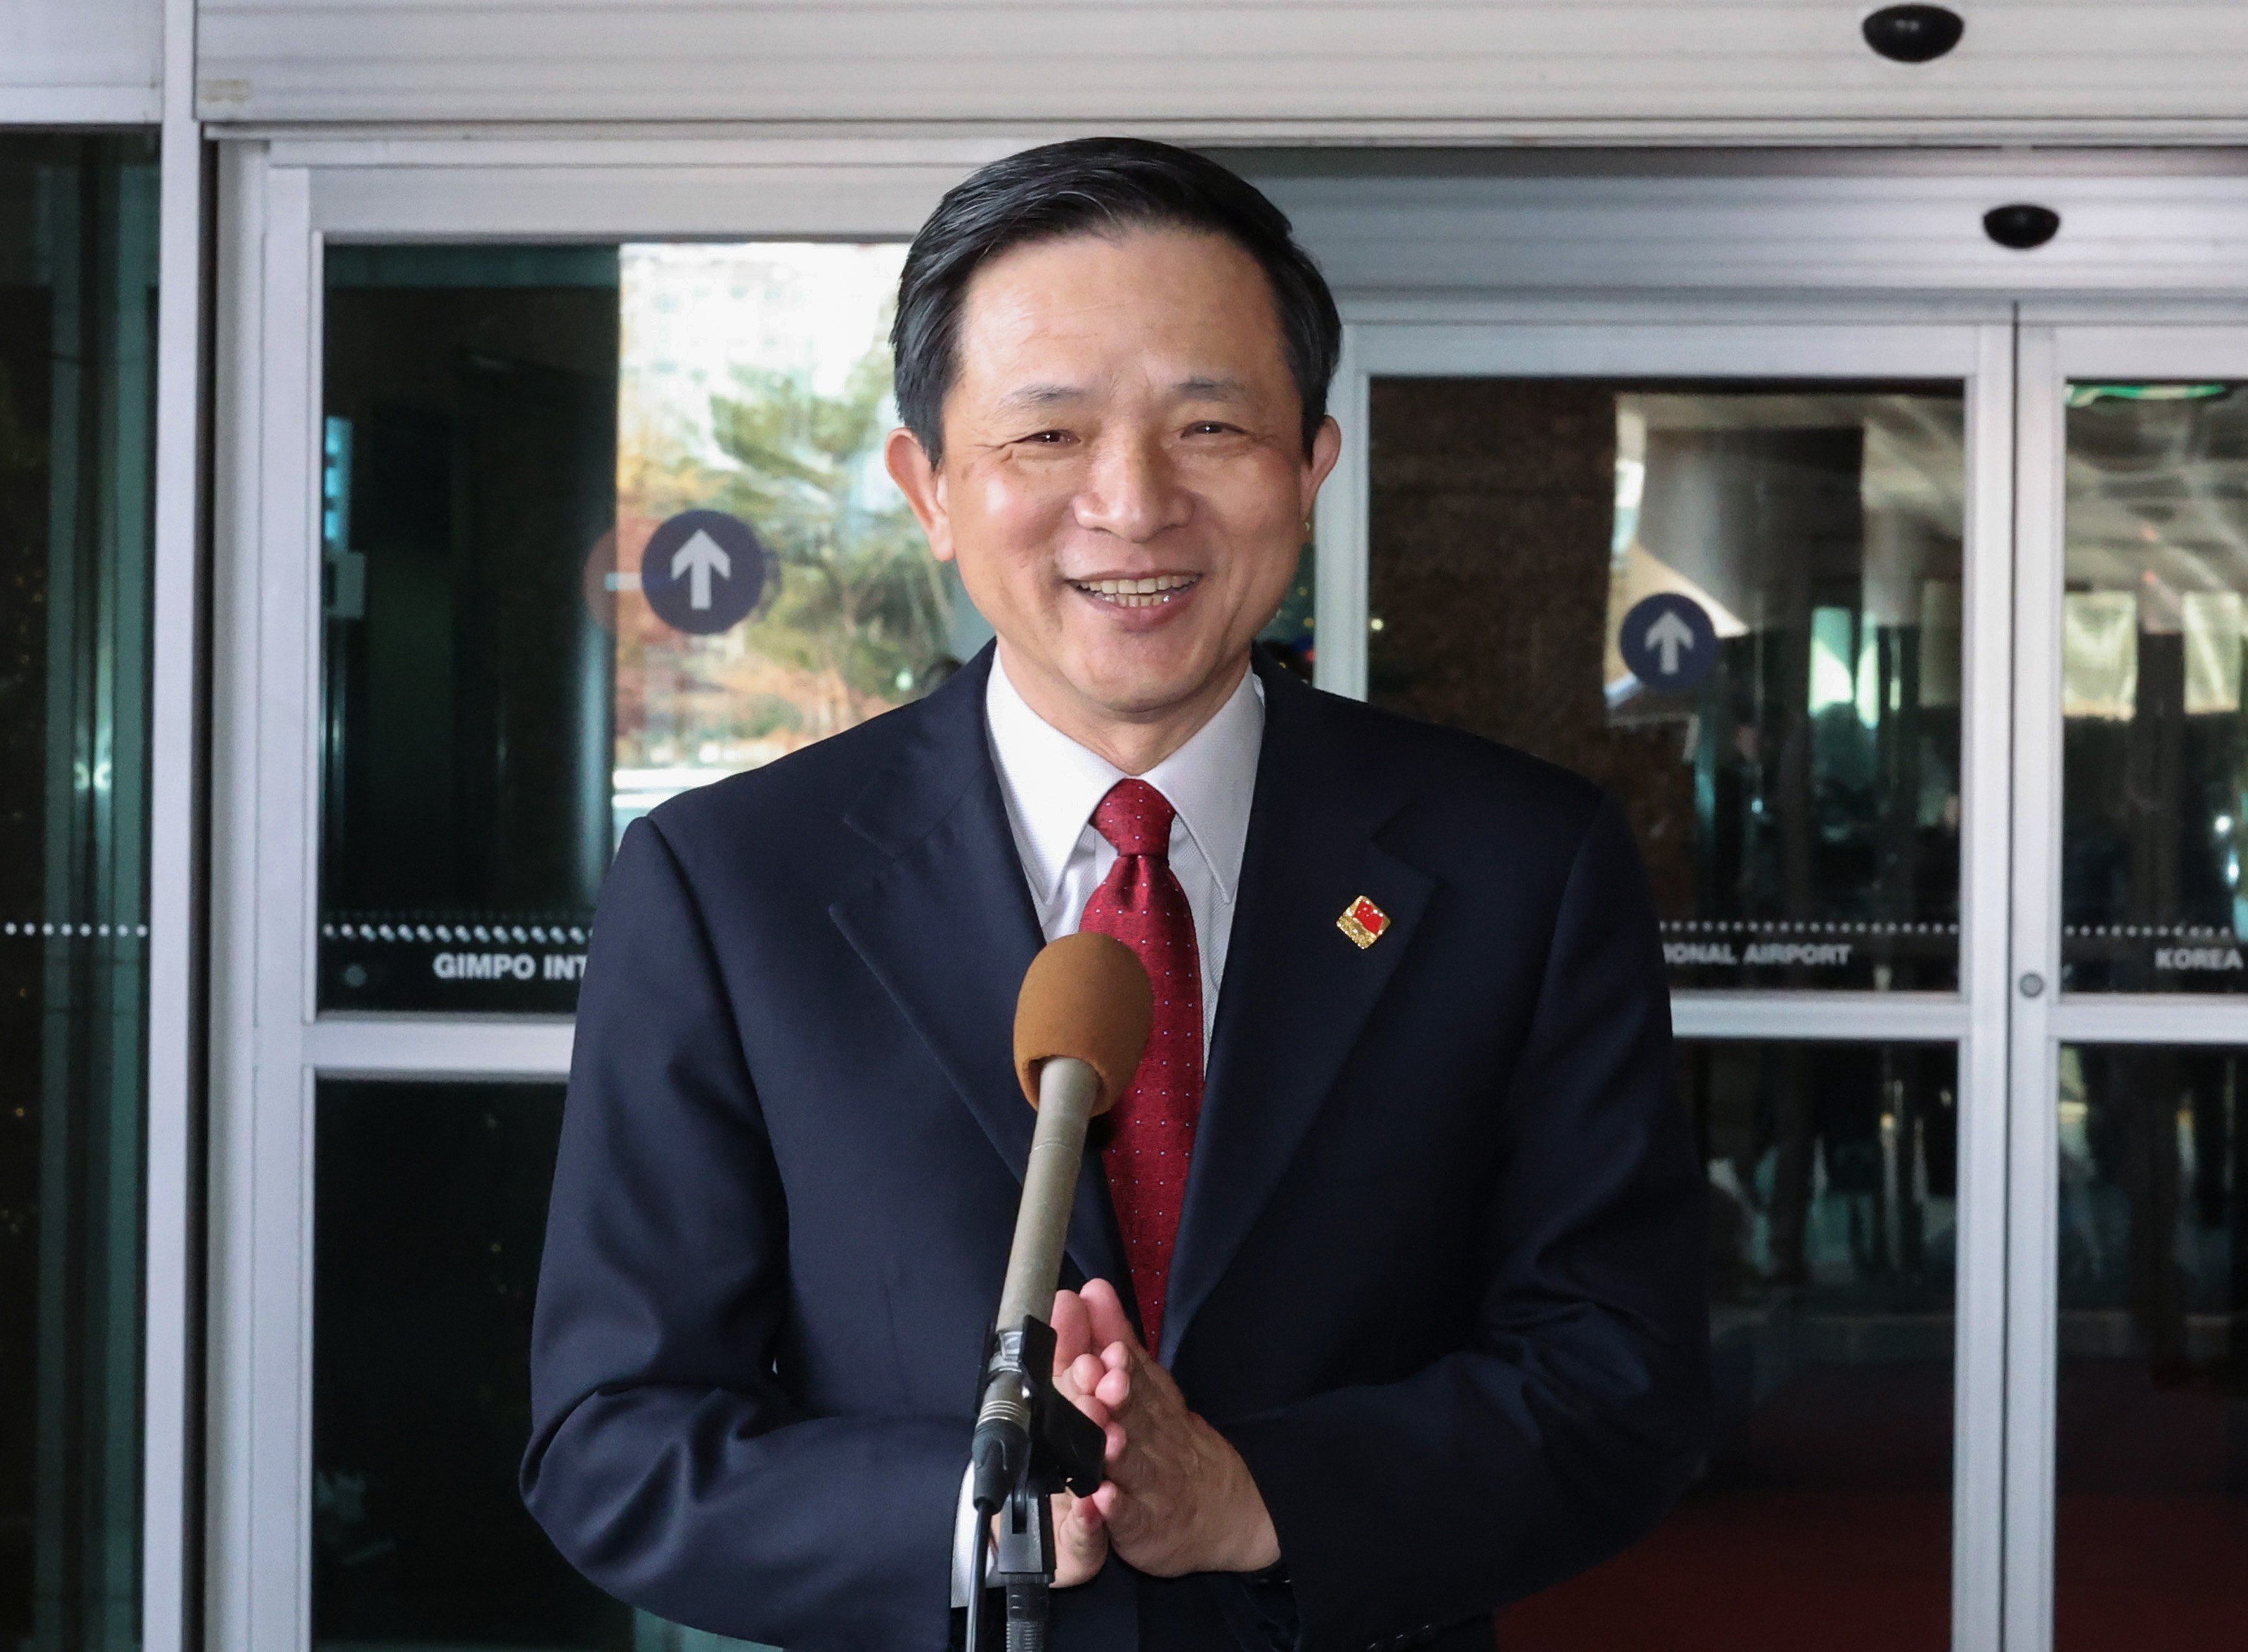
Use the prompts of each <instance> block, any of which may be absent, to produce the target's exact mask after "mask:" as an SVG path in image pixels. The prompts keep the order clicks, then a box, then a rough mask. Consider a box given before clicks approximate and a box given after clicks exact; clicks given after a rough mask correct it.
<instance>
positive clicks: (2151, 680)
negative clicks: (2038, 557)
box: [2060, 384, 2248, 992]
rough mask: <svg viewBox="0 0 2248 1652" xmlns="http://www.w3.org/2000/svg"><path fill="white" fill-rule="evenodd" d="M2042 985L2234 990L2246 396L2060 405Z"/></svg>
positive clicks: (2245, 785) (2197, 390)
mask: <svg viewBox="0 0 2248 1652" xmlns="http://www.w3.org/2000/svg"><path fill="white" fill-rule="evenodd" d="M2067 511H2068V516H2067V521H2068V550H2067V592H2066V595H2065V596H2063V598H2062V599H2061V714H2062V718H2063V721H2062V723H2061V728H2062V735H2061V758H2062V769H2061V772H2062V786H2063V799H2064V801H2063V815H2062V826H2061V847H2062V862H2061V865H2062V872H2061V947H2060V955H2061V983H2062V984H2063V985H2064V986H2066V987H2068V988H2072V989H2073V990H2075V991H2127V992H2239V991H2248V955H2244V952H2243V949H2242V937H2243V936H2248V891H2244V890H2243V889H2242V888H2241V882H2240V853H2241V846H2242V844H2243V842H2244V840H2248V828H2244V827H2243V825H2242V821H2243V819H2244V818H2248V718H2244V716H2243V713H2242V709H2241V682H2242V633H2243V631H2244V629H2248V607H2244V600H2248V596H2245V594H2244V593H2248V387H2242V386H2238V385H2224V384H2080V385H2072V386H2071V387H2069V392H2068V506H2067Z"/></svg>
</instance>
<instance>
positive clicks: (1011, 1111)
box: [828, 648, 1125, 1279]
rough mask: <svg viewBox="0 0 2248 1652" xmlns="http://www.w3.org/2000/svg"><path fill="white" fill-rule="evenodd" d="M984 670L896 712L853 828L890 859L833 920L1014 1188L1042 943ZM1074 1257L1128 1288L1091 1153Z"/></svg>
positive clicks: (1026, 1136)
mask: <svg viewBox="0 0 2248 1652" xmlns="http://www.w3.org/2000/svg"><path fill="white" fill-rule="evenodd" d="M990 668H991V651H990V649H989V648H986V649H985V650H984V651H983V654H981V655H977V658H976V660H975V661H973V662H972V663H971V664H970V665H969V666H967V667H966V668H963V669H962V670H961V671H960V672H959V673H958V674H957V675H956V676H955V677H954V679H953V680H952V682H949V683H947V684H946V685H945V686H944V688H943V689H940V690H939V691H938V692H937V693H936V694H935V695H932V696H930V697H929V699H928V700H926V701H924V702H922V703H921V704H920V705H918V706H915V707H913V708H911V709H908V710H906V711H901V712H895V713H893V714H892V715H893V716H914V717H916V718H917V719H918V720H919V721H920V723H921V727H920V729H919V730H917V731H916V734H915V737H913V738H912V740H911V741H910V742H909V744H908V746H907V748H906V750H905V751H904V754H903V756H902V757H901V759H900V761H899V762H898V764H896V765H895V766H894V767H893V768H891V769H889V770H888V771H885V772H884V773H883V774H881V776H879V777H878V778H876V779H875V780H874V783H873V784H872V785H869V786H868V787H867V789H866V791H865V792H863V793H862V794H861V795H860V798H859V799H858V800H857V801H856V802H855V803H854V804H853V805H852V807H851V809H850V811H849V812H848V813H847V814H846V816H845V822H846V824H847V825H848V826H852V827H853V829H855V830H856V831H858V832H859V833H860V834H861V835H863V836H865V837H866V838H867V840H869V841H870V842H872V843H873V844H874V846H875V847H877V848H879V849H881V850H882V851H883V852H884V853H887V854H888V857H889V859H888V863H887V864H886V865H885V866H884V867H882V869H881V871H879V872H878V873H876V874H875V875H874V877H873V878H872V879H871V880H869V881H867V882H866V883H864V884H862V885H860V887H859V888H856V889H853V891H851V892H850V893H849V894H847V895H844V896H843V897H842V898H841V899H840V900H838V901H835V902H834V903H833V905H831V906H830V907H829V908H828V914H829V916H830V917H832V918H833V920H834V922H835V925H836V927H837V928H838V929H840V930H841V931H842V933H843V936H844V938H845V939H846V941H848V942H849V943H851V945H852V946H853V948H854V949H856V950H857V952H858V954H859V956H860V958H861V959H862V960H864V962H865V963H866V965H867V968H868V969H869V970H872V971H873V972H874V977H875V978H876V979H877V980H879V981H880V982H881V984H882V986H883V988H884V990H885V991H888V993H889V995H890V997H892V998H893V999H894V1001H895V1002H896V1004H897V1006H898V1008H899V1010H900V1011H901V1012H902V1013H903V1015H904V1016H905V1018H906V1020H907V1021H908V1023H909V1024H910V1025H912V1027H913V1029H914V1031H915V1032H916V1033H918V1034H919V1035H920V1037H921V1038H922V1042H923V1043H924V1044H926V1045H928V1046H929V1052H930V1054H931V1055H933V1056H934V1057H935V1058H936V1064H937V1066H938V1067H939V1068H941V1069H942V1072H943V1073H944V1076H945V1078H946V1079H947V1080H949V1081H950V1083H951V1085H952V1086H953V1088H954V1089H956V1090H957V1091H958V1092H959V1093H960V1098H961V1100H963V1102H965V1103H966V1104H967V1107H968V1110H969V1111H970V1113H971V1114H974V1115H975V1118H976V1121H977V1123H978V1124H979V1125H980V1126H982V1127H983V1133H984V1134H985V1135H987V1136H989V1137H990V1141H991V1145H992V1146H993V1147H994V1148H997V1150H998V1153H999V1156H1000V1158H1001V1159H1002V1160H1003V1161H1004V1162H1005V1163H1006V1166H1007V1168H1008V1169H1009V1170H1010V1171H1011V1173H1012V1174H1013V1175H1014V1176H1015V1177H1016V1178H1017V1179H1018V1181H1019V1180H1020V1179H1021V1176H1022V1174H1023V1166H1024V1164H1025V1162H1026V1161H1027V1159H1028V1158H1029V1156H1030V1149H1031V1130H1032V1128H1033V1127H1034V1125H1035V1124H1036V1121H1037V1114H1034V1113H1033V1112H1032V1111H1031V1107H1030V1104H1029V1103H1028V1102H1026V1101H1025V1100H1024V1099H1023V1091H1022V1086H1021V1085H1020V1084H1019V1083H1018V1081H1017V1080H1016V1077H1015V1063H1014V1045H1013V1040H1014V1025H1015V997H1016V994H1017V993H1018V991H1020V989H1021V987H1022V983H1023V973H1024V971H1025V970H1028V969H1029V968H1030V964H1031V958H1032V957H1033V956H1036V955H1037V952H1038V948H1039V947H1040V946H1041V945H1042V944H1044V937H1043V936H1041V935H1040V933H1039V931H1038V916H1037V914H1036V913H1035V912H1034V911H1033V909H1032V908H1031V898H1030V891H1029V889H1028V888H1027V887H1026V886H1025V881H1024V878H1023V867H1022V862H1021V860H1020V858H1019V857H1018V854H1017V853H1016V849H1015V838H1014V833H1013V831H1012V829H1011V827H1010V826H1008V823H1007V809H1006V804H1005V802H1004V799H1002V798H1001V796H1000V792H999V778H998V774H997V771H996V770H995V769H994V768H993V766H992V763H991V757H990V744H989V743H988V741H987V740H986V738H985V736H984V730H983V685H984V682H985V679H986V676H987V675H988V673H989V672H990ZM1068 1248H1069V1255H1070V1258H1071V1260H1073V1262H1075V1263H1076V1264H1077V1265H1078V1266H1079V1268H1081V1269H1083V1270H1084V1271H1085V1273H1086V1277H1087V1278H1094V1277H1102V1278H1110V1279H1121V1278H1124V1277H1125V1272H1124V1268H1123V1261H1122V1258H1123V1244H1122V1241H1121V1239H1120V1238H1119V1237H1117V1234H1116V1225H1115V1217H1114V1212H1113V1210H1112V1209H1111V1207H1110V1205H1109V1202H1108V1193H1107V1186H1106V1184H1105V1183H1104V1182H1103V1181H1102V1179H1101V1176H1100V1159H1099V1157H1098V1156H1097V1155H1093V1154H1087V1155H1086V1169H1085V1171H1084V1173H1083V1174H1082V1175H1081V1176H1080V1177H1079V1182H1078V1192H1077V1201H1076V1205H1075V1208H1074V1210H1073V1213H1072V1216H1071V1219H1070V1230H1069V1247H1068Z"/></svg>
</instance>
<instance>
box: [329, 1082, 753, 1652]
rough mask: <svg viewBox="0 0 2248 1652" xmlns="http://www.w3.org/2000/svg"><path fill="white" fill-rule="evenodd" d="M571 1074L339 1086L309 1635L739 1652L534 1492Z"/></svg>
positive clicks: (346, 1642) (393, 1644)
mask: <svg viewBox="0 0 2248 1652" xmlns="http://www.w3.org/2000/svg"><path fill="white" fill-rule="evenodd" d="M561 1128H562V1087H561V1086H559V1085H538V1084H383V1083H373V1082H334V1081H331V1082H326V1083H323V1084H322V1085H321V1086H320V1088H319V1115H318V1120H317V1123H316V1127H315V1132H314V1139H315V1146H314V1172H313V1175H314V1198H315V1206H314V1208H315V1210H316V1211H317V1213H318V1215H317V1227H316V1230H315V1238H314V1245H313V1268H314V1275H313V1277H314V1285H313V1297H312V1313H313V1340H312V1350H313V1352H312V1643H313V1645H314V1646H316V1647H333V1648H338V1649H342V1648H346V1647H348V1648H353V1649H358V1652H364V1649H366V1648H367V1647H369V1646H374V1647H380V1648H415V1647H421V1648H428V1649H431V1652H435V1649H440V1648H442V1649H446V1652H466V1649H469V1648H482V1647H514V1648H530V1647H535V1648H539V1649H547V1652H559V1649H565V1648H568V1649H576V1648H595V1649H601V1652H723V1649H727V1648H739V1647H743V1646H744V1644H745V1643H744V1642H731V1641H726V1640H723V1639H721V1638H720V1637H717V1636H715V1635H703V1634H699V1633H696V1632H695V1631H692V1630H687V1629H682V1628H678V1627H676V1626H675V1625H671V1624H667V1623H664V1622H662V1621H660V1620H657V1619H654V1618H650V1617H648V1616H647V1615H646V1614H640V1613H635V1612H634V1611H633V1610H632V1609H631V1608H629V1607H625V1606H623V1605H621V1604H620V1603H619V1602H617V1601H613V1600H611V1599H610V1598H609V1597H608V1596H607V1595H606V1594H602V1593H601V1592H600V1590H599V1589H597V1588H595V1587H593V1585H592V1584H590V1583H588V1582H586V1580H584V1579H582V1578H580V1577H579V1575H578V1574H577V1573H575V1572H573V1571H572V1570H571V1569H570V1566H569V1565H568V1564H567V1563H566V1562H565V1560H564V1559H562V1557H561V1556H560V1555H559V1554H557V1553H555V1552H554V1548H553V1546H552V1545H551V1544H549V1543H548V1542H547V1540H546V1537H545V1533H544V1532H541V1531H539V1529H538V1525H536V1524H535V1523H534V1522H533V1521H532V1520H531V1516H530V1515H529V1514H528V1513H526V1512H525V1511H524V1507H523V1504H522V1501H521V1499H520V1498H518V1497H517V1492H516V1479H515V1471H516V1465H517V1463H518V1462H519V1461H521V1459H522V1456H523V1450H524V1445H525V1444H526V1443H528V1442H529V1438H530V1433H531V1300H532V1296H533V1292H534V1291H535V1290H536V1288H537V1285H538V1257H539V1251H540V1249H541V1246H542V1244H543V1243H544V1239H545V1226H546V1200H547V1195H548V1190H549V1189H550V1187H551V1185H552V1181H553V1176H554V1151H555V1145H556V1143H557V1141H559V1136H560V1133H561Z"/></svg>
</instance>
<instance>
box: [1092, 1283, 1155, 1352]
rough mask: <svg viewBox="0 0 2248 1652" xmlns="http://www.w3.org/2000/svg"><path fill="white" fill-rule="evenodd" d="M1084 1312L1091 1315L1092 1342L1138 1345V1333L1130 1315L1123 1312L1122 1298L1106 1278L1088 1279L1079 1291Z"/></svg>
mask: <svg viewBox="0 0 2248 1652" xmlns="http://www.w3.org/2000/svg"><path fill="white" fill-rule="evenodd" d="M1079 1295H1080V1296H1081V1297H1082V1299H1083V1300H1084V1303H1085V1309H1086V1313H1087V1314H1088V1315H1089V1316H1090V1317H1091V1321H1092V1329H1093V1339H1092V1340H1093V1343H1094V1344H1096V1345H1098V1344H1103V1343H1109V1342H1128V1343H1130V1344H1132V1345H1133V1346H1134V1347H1138V1346H1139V1341H1140V1337H1139V1333H1137V1332H1135V1331H1134V1330H1133V1328H1132V1316H1131V1315H1130V1314H1128V1313H1125V1312H1124V1299H1123V1298H1122V1297H1121V1296H1119V1295H1117V1294H1116V1287H1115V1286H1114V1285H1111V1284H1109V1283H1108V1281H1107V1280H1106V1279H1088V1280H1086V1282H1085V1289H1084V1290H1083V1291H1082V1292H1079Z"/></svg>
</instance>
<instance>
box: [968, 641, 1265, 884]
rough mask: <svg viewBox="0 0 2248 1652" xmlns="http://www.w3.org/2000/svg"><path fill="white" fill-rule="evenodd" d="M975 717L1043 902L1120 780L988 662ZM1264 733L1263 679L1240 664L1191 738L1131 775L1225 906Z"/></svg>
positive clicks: (1245, 831) (1245, 837) (1244, 841)
mask: <svg viewBox="0 0 2248 1652" xmlns="http://www.w3.org/2000/svg"><path fill="white" fill-rule="evenodd" d="M983 716H984V726H985V728H986V730H988V731H989V733H990V740H991V755H992V757H993V759H994V760H995V761H996V763H997V765H998V770H999V783H1000V788H1001V790H1002V791H1004V792H1005V793H1006V798H1007V814H1008V819H1009V824H1010V825H1011V826H1013V827H1014V829H1015V842H1016V847H1018V849H1019V850H1020V851H1021V853H1022V857H1023V863H1024V867H1025V869H1026V870H1027V871H1028V872H1029V873H1030V874H1031V881H1032V882H1033V884H1034V885H1035V887H1036V888H1038V892H1039V894H1040V896H1041V898H1042V899H1045V900H1049V901H1050V900H1052V898H1053V896H1054V895H1055V894H1056V892H1057V891H1058V890H1059V888H1060V887H1061V880H1062V874H1063V873H1064V871H1065V870H1066V869H1067V867H1068V865H1069V857H1070V855H1071V853H1073V851H1074V850H1075V849H1076V847H1077V840H1078V838H1079V834H1080V833H1083V832H1084V831H1085V829H1086V823H1087V822H1088V821H1090V820H1091V819H1092V818H1093V810H1094V809H1095V808H1096V807H1097V806H1099V805H1100V799H1103V798H1105V797H1107V795H1108V789H1109V788H1110V787H1111V786H1113V785H1115V784H1116V783H1117V782H1118V781H1119V780H1121V779H1124V778H1127V776H1126V775H1125V773H1124V771H1123V770H1121V769H1120V768H1118V767H1117V766H1116V765H1115V764H1113V763H1111V762H1109V761H1108V759H1107V758H1106V757H1101V756H1100V755H1099V754H1098V753H1096V752H1093V751H1088V750H1086V748H1085V747H1084V746H1081V745H1079V744H1078V743H1077V742H1076V741H1074V740H1073V739H1071V738H1070V737H1068V736H1067V735H1066V734H1064V733H1063V732H1062V731H1061V730H1059V729H1057V728H1055V727H1054V726H1053V725H1052V723H1048V722H1047V721H1046V720H1045V718H1043V717H1041V716H1038V713H1037V712H1035V711H1033V710H1031V707H1030V704H1029V703H1028V702H1027V701H1025V699H1024V698H1023V696H1022V695H1021V693H1020V692H1019V691H1018V690H1017V689H1016V687H1015V685H1014V684H1013V683H1012V682H1010V681H1009V680H1008V677H1007V670H1006V667H1005V665H1004V663H1003V662H1002V661H999V660H998V659H997V658H995V659H994V660H993V661H992V662H991V673H990V678H989V680H988V681H987V682H986V684H985V687H984V692H983ZM1264 737H1265V685H1264V684H1263V683H1262V682H1258V680H1257V673H1256V672H1255V671H1254V670H1250V671H1246V672H1244V673H1243V674H1242V679H1241V682H1240V684H1239V686H1237V688H1236V689H1234V691H1233V693H1232V695H1231V696H1230V697H1229V698H1228V699H1227V700H1226V703H1224V704H1223V705H1222V706H1220V707H1219V708H1218V709H1217V715H1216V716H1212V717H1211V718H1210V721H1209V722H1208V723H1204V724H1203V726H1202V727H1201V728H1199V729H1197V730H1195V733H1194V737H1193V738H1191V739H1189V741H1188V742H1187V743H1186V744H1184V745H1182V746H1181V747H1180V748H1179V749H1178V750H1177V751H1174V752H1172V753H1171V755H1170V756H1169V757H1165V758H1164V759H1163V760H1162V762H1161V763H1159V764H1156V765H1155V767H1154V768H1152V769H1150V770H1148V772H1147V773H1146V774H1145V775H1144V776H1142V777H1141V778H1143V779H1145V780H1146V781H1147V782H1148V785H1152V786H1154V787H1155V790H1156V791H1158V792H1162V794H1163V796H1164V797H1165V798H1166V799H1169V802H1170V805H1171V806H1172V807H1173V808H1174V809H1176V810H1177V811H1178V815H1179V819H1180V820H1181V821H1182V822H1183V823H1184V825H1185V826H1186V829H1187V834H1188V835H1189V837H1191V838H1192V839H1193V840H1194V844H1195V847H1196V849H1197V850H1199V851H1200V852H1201V854H1202V858H1203V861H1204V863H1205V864H1207V865H1208V867H1210V875H1211V877H1212V878H1213V879H1214V880H1215V881H1216V882H1217V890H1218V895H1219V896H1220V898H1221V899H1223V901H1226V902H1227V903H1228V904H1229V905H1230V903H1231V902H1232V900H1233V893H1234V890H1235V888H1237V887H1238V885H1239V883H1240V880H1241V860H1242V855H1243V853H1244V850H1245V848H1246V847H1247V845H1248V841H1249V810H1250V805H1251V801H1252V799H1254V797H1255V794H1256V789H1257V757H1258V751H1259V749H1260V748H1261V747H1262V745H1263V744H1264Z"/></svg>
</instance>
